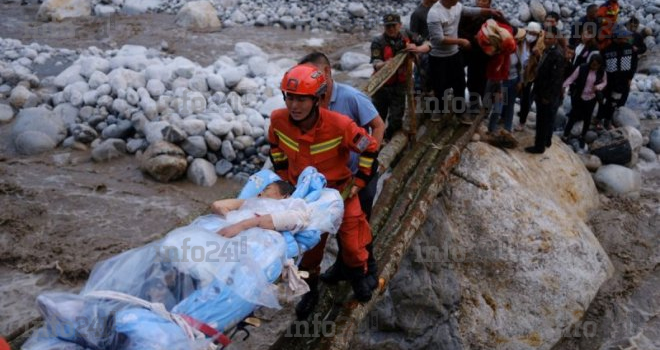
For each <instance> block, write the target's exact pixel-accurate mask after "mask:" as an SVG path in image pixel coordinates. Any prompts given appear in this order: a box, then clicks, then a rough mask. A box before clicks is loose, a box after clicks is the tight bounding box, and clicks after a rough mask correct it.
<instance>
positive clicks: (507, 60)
mask: <svg viewBox="0 0 660 350" xmlns="http://www.w3.org/2000/svg"><path fill="white" fill-rule="evenodd" d="M497 26H499V27H500V28H504V29H505V30H506V32H507V33H508V36H507V37H506V38H501V43H500V45H499V46H500V47H499V52H498V53H496V54H494V55H493V56H490V57H489V59H488V61H487V62H486V78H487V79H488V82H487V83H486V95H485V96H486V97H485V101H486V102H485V103H484V104H485V105H486V106H487V107H488V109H489V112H490V118H489V122H488V132H489V133H490V134H493V133H495V129H496V128H497V123H498V121H499V119H500V117H501V116H502V115H503V110H504V104H506V103H507V100H508V99H510V98H512V97H513V98H515V95H514V94H515V93H512V96H509V93H508V90H514V89H515V86H516V83H517V82H516V81H513V82H511V81H509V73H510V71H511V56H512V54H513V55H515V52H516V41H515V39H517V38H519V35H523V36H524V35H525V33H524V30H522V31H517V30H516V38H514V37H513V35H514V28H513V27H511V26H509V25H508V24H504V23H497ZM516 58H517V56H516ZM517 63H518V61H517V60H516V62H515V64H517ZM516 69H517V67H514V71H516V72H517V70H516ZM515 74H517V73H515ZM512 116H513V115H512ZM504 128H505V129H507V131H511V129H512V124H511V122H510V121H508V120H506V118H505V126H504Z"/></svg>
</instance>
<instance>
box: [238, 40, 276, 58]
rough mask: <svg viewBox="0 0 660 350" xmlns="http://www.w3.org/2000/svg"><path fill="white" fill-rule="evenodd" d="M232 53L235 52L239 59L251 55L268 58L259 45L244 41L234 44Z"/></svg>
mask: <svg viewBox="0 0 660 350" xmlns="http://www.w3.org/2000/svg"><path fill="white" fill-rule="evenodd" d="M234 53H236V56H237V57H238V60H239V61H244V60H247V59H249V58H250V57H253V56H262V57H266V58H268V55H266V54H265V53H264V52H263V50H261V48H260V47H259V46H257V45H255V44H252V43H249V42H245V41H241V42H238V43H236V44H234Z"/></svg>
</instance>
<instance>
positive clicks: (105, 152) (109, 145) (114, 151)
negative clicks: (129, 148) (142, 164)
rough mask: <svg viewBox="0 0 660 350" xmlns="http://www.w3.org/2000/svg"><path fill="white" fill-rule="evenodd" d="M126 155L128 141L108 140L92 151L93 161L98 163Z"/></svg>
mask: <svg viewBox="0 0 660 350" xmlns="http://www.w3.org/2000/svg"><path fill="white" fill-rule="evenodd" d="M124 155H126V141H124V140H121V139H114V138H113V139H107V140H105V141H103V142H101V143H100V144H99V145H98V146H96V147H94V149H93V150H92V159H93V160H94V161H96V162H106V161H109V160H111V159H115V158H119V157H122V156H124Z"/></svg>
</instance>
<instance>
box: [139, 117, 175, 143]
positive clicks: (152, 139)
mask: <svg viewBox="0 0 660 350" xmlns="http://www.w3.org/2000/svg"><path fill="white" fill-rule="evenodd" d="M169 125H170V123H168V122H166V121H153V122H148V123H146V124H145V125H144V136H145V137H146V139H147V142H149V144H153V143H156V142H157V141H161V140H163V129H165V128H166V127H168V126H169Z"/></svg>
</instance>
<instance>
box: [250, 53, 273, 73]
mask: <svg viewBox="0 0 660 350" xmlns="http://www.w3.org/2000/svg"><path fill="white" fill-rule="evenodd" d="M247 64H248V68H249V69H250V73H252V75H253V76H255V77H261V76H265V75H266V74H267V73H268V60H267V59H266V58H265V57H263V56H252V57H250V59H248V62H247Z"/></svg>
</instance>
